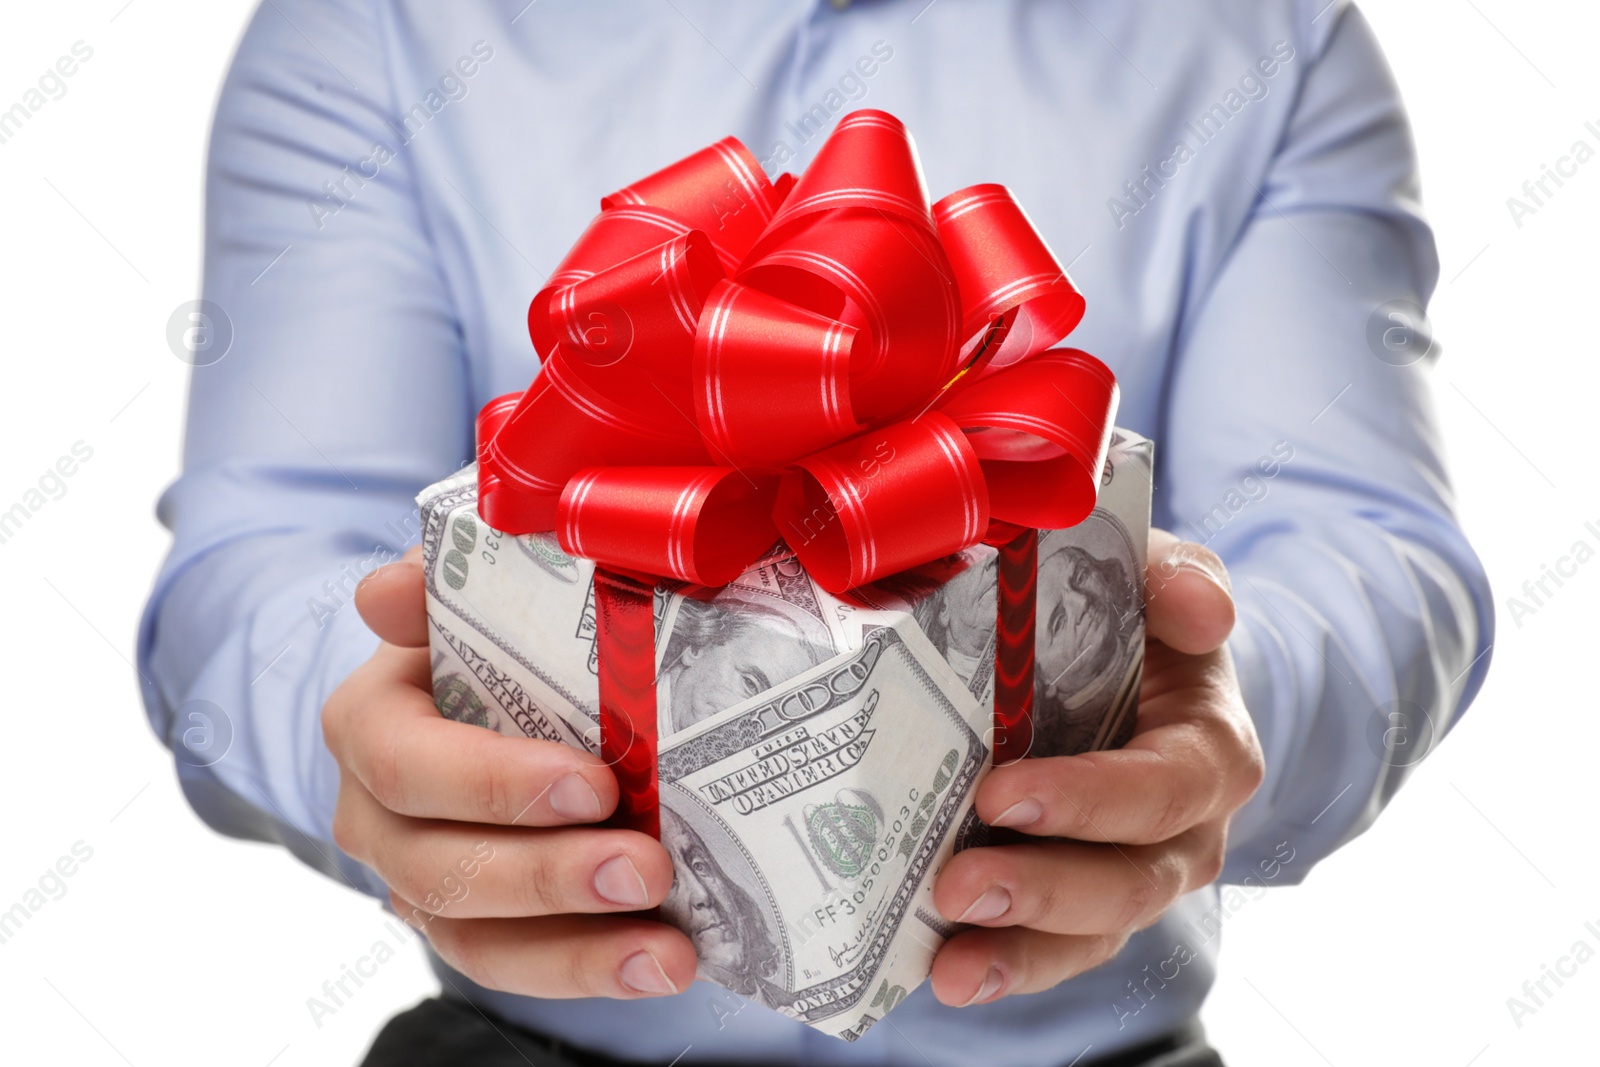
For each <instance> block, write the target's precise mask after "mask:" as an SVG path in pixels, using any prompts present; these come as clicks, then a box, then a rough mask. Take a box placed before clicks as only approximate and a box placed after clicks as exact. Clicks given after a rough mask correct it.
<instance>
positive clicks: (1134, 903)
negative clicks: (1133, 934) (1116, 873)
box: [1116, 878, 1157, 930]
mask: <svg viewBox="0 0 1600 1067" xmlns="http://www.w3.org/2000/svg"><path fill="white" fill-rule="evenodd" d="M1156 897H1157V894H1156V888H1155V886H1153V885H1151V884H1150V881H1149V879H1148V878H1140V879H1138V880H1137V881H1135V882H1133V883H1132V884H1131V885H1130V886H1129V888H1128V892H1127V894H1126V895H1125V896H1124V897H1123V899H1122V905H1121V908H1120V910H1119V911H1118V913H1117V921H1116V928H1117V929H1118V930H1137V929H1139V928H1141V927H1142V926H1143V925H1144V918H1145V916H1146V915H1148V914H1149V912H1150V911H1151V909H1152V907H1153V906H1154V904H1155V902H1156Z"/></svg>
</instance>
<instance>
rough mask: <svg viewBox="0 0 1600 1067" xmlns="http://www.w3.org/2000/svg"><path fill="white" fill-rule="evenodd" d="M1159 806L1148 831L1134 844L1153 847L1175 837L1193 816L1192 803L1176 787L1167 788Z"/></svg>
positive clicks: (1182, 791) (1186, 795) (1185, 794)
mask: <svg viewBox="0 0 1600 1067" xmlns="http://www.w3.org/2000/svg"><path fill="white" fill-rule="evenodd" d="M1163 793H1164V794H1165V795H1164V797H1163V800H1162V804H1161V813H1160V814H1159V815H1157V816H1156V817H1155V819H1154V820H1153V821H1152V822H1151V823H1150V827H1149V831H1148V833H1147V834H1146V835H1145V839H1144V840H1142V841H1135V842H1133V843H1134V844H1144V845H1153V844H1156V843H1157V842H1160V841H1165V840H1167V839H1168V838H1171V837H1175V836H1176V835H1177V834H1179V833H1180V832H1182V831H1183V830H1184V829H1186V828H1187V827H1188V826H1189V823H1190V821H1191V819H1192V815H1193V810H1194V807H1193V803H1192V802H1191V800H1190V798H1189V796H1188V794H1187V793H1185V792H1184V790H1182V789H1181V788H1178V787H1176V786H1170V785H1169V786H1167V787H1166V788H1165V789H1164V790H1163Z"/></svg>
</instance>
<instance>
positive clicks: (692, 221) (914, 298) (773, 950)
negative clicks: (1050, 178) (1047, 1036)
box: [418, 111, 1151, 1039]
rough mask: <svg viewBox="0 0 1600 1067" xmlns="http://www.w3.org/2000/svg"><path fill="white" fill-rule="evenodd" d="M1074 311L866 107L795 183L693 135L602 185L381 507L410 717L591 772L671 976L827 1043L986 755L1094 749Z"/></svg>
mask: <svg viewBox="0 0 1600 1067" xmlns="http://www.w3.org/2000/svg"><path fill="white" fill-rule="evenodd" d="M1083 308H1084V302H1083V299H1082V297H1081V296H1080V295H1079V294H1078V292H1077V290H1076V289H1075V288H1074V287H1073V286H1072V283H1071V281H1070V280H1069V279H1068V278H1067V276H1066V274H1065V272H1064V271H1063V270H1062V269H1061V267H1060V264H1059V263H1058V262H1057V261H1056V259H1055V257H1054V255H1053V254H1052V253H1051V252H1050V250H1049V248H1048V247H1047V246H1046V245H1045V243H1044V241H1043V240H1042V238H1040V236H1039V235H1038V234H1037V233H1036V232H1035V231H1034V230H1033V227H1032V225H1031V223H1029V222H1028V220H1027V217H1026V216H1025V215H1024V214H1023V213H1022V210H1021V208H1020V206H1018V205H1017V204H1016V202H1015V201H1014V200H1013V199H1012V198H1011V196H1010V194H1009V192H1007V191H1006V190H1005V189H1004V188H1003V187H1000V186H974V187H971V188H969V189H964V190H961V191H959V192H957V193H954V194H951V195H950V196H948V197H946V198H945V199H943V200H941V201H940V202H939V203H938V204H937V205H931V204H930V203H929V202H928V197H927V193H926V190H925V187H924V186H923V184H922V178H921V172H920V168H919V165H918V163H917V159H916V154H915V149H914V147H913V146H912V143H911V140H910V136H909V134H908V133H907V132H906V131H905V129H904V127H903V126H901V125H900V124H899V123H898V121H897V120H895V119H893V117H892V116H888V115H886V114H884V113H882V112H871V111H866V112H856V113H853V114H851V115H849V116H847V117H846V118H845V119H843V120H841V122H840V124H839V126H838V127H837V128H836V130H835V132H834V133H833V134H832V135H831V136H830V137H829V139H828V141H827V142H826V143H825V144H824V145H823V146H822V148H821V149H820V150H819V152H818V155H817V158H816V160H815V161H814V162H813V163H812V164H811V166H810V167H809V168H807V170H806V172H805V174H804V175H802V176H801V177H799V178H798V179H796V178H792V177H790V176H788V175H785V176H782V177H780V178H779V179H778V180H776V181H768V180H767V179H766V177H765V176H764V175H763V174H761V172H760V169H759V167H758V166H756V164H755V160H754V157H753V156H751V155H750V153H749V152H748V151H747V150H746V149H745V148H744V147H743V146H742V145H741V144H739V143H738V142H737V141H736V140H734V139H732V138H729V139H727V140H725V141H723V142H719V143H718V144H716V145H713V146H711V147H709V148H707V149H705V150H703V151H701V152H698V153H695V154H694V155H692V156H689V157H687V158H686V159H684V160H681V161H679V162H678V163H675V164H673V165H671V166H669V167H667V168H665V169H664V170H662V171H660V172H658V173H656V174H654V175H651V176H650V177H648V178H646V179H643V180H641V181H638V182H635V183H634V184H633V185H632V186H629V187H627V188H625V189H623V190H621V191H620V192H617V193H614V194H612V195H611V196H608V197H606V198H605V199H604V200H602V211H601V213H600V215H599V216H598V217H597V218H596V219H595V220H594V222H593V223H591V225H590V226H589V228H588V230H586V231H585V232H584V234H583V235H582V236H581V237H580V238H579V239H578V241H577V243H576V244H575V245H574V246H573V249H572V251H571V252H569V253H568V256H567V258H566V259H565V260H564V261H563V263H562V264H561V266H560V267H559V268H558V269H557V271H556V272H555V273H554V274H553V275H552V276H551V278H550V281H549V283H548V284H547V285H546V287H545V288H544V289H542V290H541V291H540V293H539V294H538V295H536V296H535V297H534V299H533V301H532V304H531V305H530V308H529V330H530V336H531V337H532V340H533V342H534V348H535V350H536V351H537V352H538V354H539V356H540V360H541V362H540V369H539V373H538V376H537V377H536V378H535V379H534V382H533V384H532V385H531V386H530V387H529V388H528V389H527V390H525V391H523V392H521V393H516V394H511V395H509V396H506V397H501V398H497V399H496V400H494V401H491V402H490V403H489V404H487V405H485V407H484V409H483V411H482V412H481V413H480V415H479V420H478V462H477V464H476V465H475V466H473V467H470V468H468V469H465V470H463V471H462V472H460V473H458V474H457V475H455V476H453V477H451V478H449V479H446V480H445V481H443V482H440V483H438V484H437V485H434V486H432V487H430V488H429V489H427V490H425V491H424V492H423V493H422V494H421V496H419V498H418V503H419V505H420V507H421V513H422V518H423V551H424V565H425V573H426V587H427V608H428V618H429V635H430V644H431V651H432V661H433V679H434V694H435V698H436V701H437V703H438V706H439V708H440V711H441V712H442V713H443V714H445V715H446V716H449V717H451V718H454V719H458V720H461V721H464V722H472V723H477V724H479V725H482V726H486V727H489V728H491V729H495V730H498V731H500V732H501V733H504V734H507V735H511V736H527V737H534V738H541V739H545V740H549V741H557V742H561V743H564V744H570V745H575V746H581V747H584V748H587V749H589V750H590V751H593V752H595V753H597V754H598V755H600V756H601V757H602V758H603V759H604V760H605V761H606V762H607V763H609V764H611V765H612V766H613V769H614V771H615V773H616V775H617V779H618V783H619V786H620V788H621V800H620V802H619V806H618V810H617V813H616V815H615V816H614V818H613V820H612V823H613V825H617V826H624V827H630V828H633V829H637V830H641V831H643V832H646V833H650V834H653V835H656V836H658V837H659V838H660V839H661V841H662V843H663V844H664V845H665V846H666V848H667V849H668V852H669V854H670V855H671V856H672V858H673V864H674V885H673V889H672V891H671V894H670V895H669V897H668V898H667V900H666V902H665V903H664V904H663V906H662V908H661V911H660V914H661V918H662V919H663V920H665V921H667V922H671V923H673V924H675V925H677V926H679V927H680V928H681V929H683V930H684V931H685V932H686V933H687V934H688V935H689V936H690V937H691V939H692V940H693V941H694V944H695V947H696V950H697V952H698V955H699V961H700V962H699V975H700V977H702V978H705V979H707V980H710V981H713V982H716V983H718V984H720V985H722V986H724V987H725V988H727V989H729V990H731V991H733V992H735V993H737V994H740V995H742V996H745V997H747V998H749V999H751V1000H753V1001H756V1002H758V1003H760V1004H763V1005H765V1006H767V1007H769V1008H772V1009H773V1010H776V1011H779V1012H781V1013H783V1014H785V1015H787V1016H789V1017H791V1018H794V1019H798V1020H800V1021H803V1022H805V1023H807V1024H809V1025H811V1026H814V1027H816V1028H818V1029H820V1030H822V1031H824V1032H826V1033H830V1034H833V1035H835V1036H838V1037H841V1038H845V1039H854V1038H856V1037H859V1036H860V1035H861V1034H862V1033H864V1032H865V1031H866V1029H867V1028H868V1027H869V1026H871V1025H872V1024H873V1023H874V1022H875V1021H876V1020H877V1019H880V1018H882V1017H883V1015H884V1014H885V1013H887V1012H888V1011H889V1010H890V1009H892V1008H893V1007H894V1006H895V1005H896V1004H897V1003H899V1001H900V1000H901V999H903V998H904V997H905V996H906V995H907V994H908V993H909V992H910V991H911V990H912V989H914V988H916V986H917V985H918V984H919V983H920V982H921V981H922V980H923V979H924V978H926V977H927V974H928V971H929V968H930V965H931V962H932V959H933V955H934V953H935V952H936V951H937V949H938V947H939V945H940V944H941V943H942V942H943V940H944V939H945V938H946V937H948V936H949V935H950V934H951V933H952V932H953V929H952V926H951V924H950V923H948V922H946V921H945V920H944V919H943V918H942V917H940V916H939V915H938V913H937V912H936V910H935V909H934V908H933V905H932V896H931V894H932V885H933V881H934V878H935V876H936V875H937V873H938V871H939V869H940V866H941V865H942V864H943V863H944V861H945V860H947V859H948V858H949V857H950V856H951V855H952V854H953V853H954V852H955V851H957V850H959V849H961V848H966V847H972V846H974V845H979V844H982V843H984V842H985V840H986V839H987V829H986V828H985V827H984V826H983V824H982V823H981V822H980V821H979V820H978V818H977V816H976V813H975V812H974V810H973V797H974V795H975V792H976V789H977V786H978V783H979V782H980V781H981V780H982V778H983V776H984V775H985V773H987V771H988V770H989V768H990V767H992V766H993V765H994V764H995V763H997V762H1005V761H1009V760H1012V759H1018V758H1025V757H1029V756H1035V757H1036V756H1042V755H1060V754H1071V753H1076V752H1082V751H1087V750H1090V749H1094V748H1103V747H1108V746H1112V745H1117V744H1120V743H1122V741H1123V740H1124V739H1125V736H1126V734H1127V733H1128V732H1129V731H1131V729H1132V725H1133V717H1134V712H1135V708H1136V703H1137V694H1138V686H1139V678H1140V671H1141V667H1142V662H1143V604H1142V588H1143V573H1144V564H1145V551H1146V535H1147V532H1148V528H1149V515H1150V485H1151V482H1150V476H1151V445H1150V443H1149V442H1148V441H1145V440H1144V439H1142V438H1139V437H1137V436H1136V435H1133V434H1130V433H1127V432H1124V431H1114V430H1113V425H1112V420H1113V418H1114V413H1115V408H1116V400H1117V390H1116V384H1115V380H1114V378H1113V377H1112V375H1111V373H1110V371H1109V370H1107V369H1106V368H1105V366H1104V365H1103V364H1101V363H1100V362H1099V361H1098V360H1095V359H1094V358H1093V357H1092V356H1089V355H1088V354H1087V353H1082V352H1078V351H1075V350H1069V349H1052V348H1051V346H1052V345H1054V344H1056V343H1057V342H1058V341H1060V340H1061V339H1062V338H1063V337H1064V336H1065V335H1066V334H1067V333H1068V332H1069V331H1070V330H1071V329H1072V328H1073V327H1074V326H1075V325H1076V324H1077V322H1078V320H1079V318H1081V316H1082V314H1083Z"/></svg>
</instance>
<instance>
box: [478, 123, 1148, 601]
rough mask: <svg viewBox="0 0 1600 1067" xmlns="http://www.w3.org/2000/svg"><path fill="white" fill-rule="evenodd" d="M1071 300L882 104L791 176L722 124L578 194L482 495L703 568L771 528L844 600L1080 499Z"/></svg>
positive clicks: (735, 558)
mask: <svg viewBox="0 0 1600 1067" xmlns="http://www.w3.org/2000/svg"><path fill="white" fill-rule="evenodd" d="M1083 308H1084V302H1083V298H1082V296H1080V295H1079V293H1078V291H1077V289H1076V288H1075V287H1074V286H1073V285H1072V282H1071V281H1070V279H1068V278H1067V276H1066V272H1065V271H1064V270H1063V269H1062V268H1061V265H1060V264H1059V262H1057V260H1056V258H1055V256H1054V254H1053V253H1052V252H1051V251H1050V249H1049V247H1048V246H1047V245H1046V244H1045V242H1044V240H1043V238H1042V237H1040V235H1039V234H1038V232H1037V231H1036V230H1035V229H1034V228H1033V225H1032V223H1031V222H1029V221H1028V218H1027V216H1026V215H1025V214H1024V213H1023V211H1022V208H1021V207H1020V206H1019V205H1018V204H1017V202H1016V200H1015V199H1014V198H1013V197H1012V196H1011V194H1010V192H1009V191H1008V190H1006V189H1005V188H1004V187H1003V186H999V185H975V186H971V187H970V188H967V189H963V190H960V191H959V192H956V193H953V194H951V195H950V196H948V197H946V198H945V199H943V200H941V201H939V203H938V204H937V205H930V204H929V199H928V192H927V187H926V185H925V183H924V181H923V177H922V168H921V165H920V163H919V162H918V160H917V152H916V146H915V145H914V143H913V142H912V140H911V136H910V134H909V133H908V132H907V130H906V128H905V126H904V125H902V124H901V123H900V121H899V120H898V119H896V118H894V116H892V115H888V114H886V113H884V112H881V111H857V112H853V113H852V114H850V115H847V116H846V117H845V118H844V119H842V120H841V121H840V122H839V124H838V126H837V127H836V128H835V129H834V131H833V133H832V134H831V135H830V136H829V137H828V140H827V141H826V142H824V143H823V145H822V146H821V148H820V149H819V150H818V153H817V156H816V159H815V160H814V161H813V162H812V164H811V165H810V166H809V167H808V168H807V169H806V171H805V173H804V174H803V175H801V176H800V177H799V178H798V179H795V178H793V177H791V176H790V175H783V176H781V177H779V178H778V179H777V181H776V182H773V181H769V180H768V179H767V177H766V176H765V175H764V174H763V173H762V172H761V169H760V166H759V164H758V163H757V162H756V159H755V157H754V156H753V155H751V154H750V152H749V151H748V150H747V149H746V148H745V147H744V146H743V145H742V144H740V143H739V142H738V141H737V140H734V139H733V138H727V139H725V140H723V141H719V142H718V143H716V144H714V145H711V146H709V147H707V148H705V149H702V150H701V151H699V152H696V153H694V154H693V155H690V156H688V157H686V158H684V159H682V160H679V161H678V162H676V163H674V164H672V165H670V166H668V167H665V168H663V169H662V170H660V171H657V172H656V173H654V174H652V175H649V176H648V177H646V178H643V179H641V180H639V181H637V182H634V183H633V184H632V185H629V186H627V187H626V188H624V189H621V190H619V191H617V192H616V193H613V194H611V195H610V196H607V197H606V198H605V199H604V200H602V202H601V212H600V215H599V216H598V217H597V218H596V219H595V220H594V221H593V222H592V223H591V224H590V226H589V227H588V228H587V229H586V230H585V231H584V233H583V234H582V236H580V237H579V239H578V241H577V243H576V244H574V245H573V247H572V249H571V250H570V251H569V252H568V253H567V256H566V258H565V259H563V260H562V262H561V264H560V265H559V267H558V268H557V270H556V272H555V273H554V274H553V275H552V276H551V278H550V280H549V283H548V284H547V285H546V286H545V287H544V288H543V289H541V290H540V291H539V293H538V294H537V295H536V296H535V297H534V299H533V301H532V303H531V304H530V306H529V309H528V329H529V335H530V336H531V338H532V339H533V343H534V348H535V350H536V351H537V352H538V354H539V356H540V359H541V361H542V365H541V368H540V371H539V375H538V377H537V378H536V379H535V380H534V382H533V384H532V385H531V386H530V387H529V388H528V389H527V390H526V391H525V392H523V393H521V394H508V395H507V396H504V397H500V398H497V399H495V400H493V401H491V402H490V403H489V404H487V405H485V407H484V410H483V412H482V413H481V414H480V417H479V424H478V431H479V433H478V437H479V447H478V458H479V481H480V485H479V490H480V491H479V504H478V506H479V511H480V513H481V514H482V516H483V518H484V520H485V521H486V522H488V523H489V524H490V525H491V526H494V527H495V528H496V529H499V530H502V531H504V532H507V533H513V534H516V533H526V532H531V531H539V530H557V531H558V532H559V536H560V539H561V543H562V545H563V546H564V547H566V549H567V550H568V551H569V552H572V553H574V554H577V555H583V556H587V557H589V558H592V559H594V560H596V561H597V562H599V563H601V564H604V565H605V566H607V567H610V568H613V569H616V570H622V571H628V572H631V573H637V574H646V575H669V576H671V577H674V578H677V579H680V580H683V581H688V582H694V583H696V584H700V585H719V584H723V583H725V582H727V581H729V580H731V579H732V578H734V577H735V576H736V575H737V574H738V573H739V572H740V571H742V570H743V569H744V568H745V567H746V566H748V565H749V564H750V563H751V562H753V561H754V560H755V558H756V557H757V556H758V555H759V554H760V553H761V552H762V551H764V550H766V549H767V548H768V547H770V545H771V544H772V542H773V540H774V539H775V538H776V537H777V536H779V535H780V534H781V535H782V536H783V537H784V538H786V539H787V540H788V542H789V544H790V546H791V547H792V548H793V549H794V550H795V551H796V552H797V553H798V554H799V556H800V559H801V561H802V562H803V563H804V564H805V566H806V567H807V569H808V570H810V572H811V573H812V574H813V575H814V576H815V577H816V578H817V580H818V581H819V582H820V583H821V584H822V585H823V586H824V587H826V588H828V589H830V590H832V591H835V592H840V591H843V590H845V589H847V588H850V587H852V586H855V585H860V584H862V583H864V582H870V581H873V580H875V579H877V578H881V577H884V576H886V575H889V574H892V573H895V572H897V571H900V570H904V569H905V568H908V567H912V566H915V565H917V564H920V563H924V562H926V561H928V560H930V559H933V558H936V557H938V556H942V555H946V554H949V553H951V552H955V551H958V550H960V549H962V548H964V547H966V546H968V545H971V544H974V543H976V542H977V541H979V540H981V539H989V540H991V541H995V540H997V539H1005V540H1009V539H1011V538H1014V537H1015V536H1016V534H1017V532H1018V531H1020V530H1021V529H1024V528H1028V527H1035V526H1042V527H1052V528H1056V527H1063V526H1070V525H1072V524H1074V523H1076V522H1078V521H1080V520H1082V519H1083V517H1084V516H1085V515H1087V514H1088V512H1089V510H1090V509H1092V508H1093V506H1094V501H1095V495H1096V492H1097V489H1098V484H1099V471H1100V468H1101V466H1102V465H1103V464H1104V462H1105V454H1106V449H1107V447H1108V444H1109V440H1110V431H1111V425H1112V420H1113V416H1114V414H1115V410H1116V403H1117V388H1116V381H1115V379H1114V377H1113V376H1112V375H1111V372H1110V371H1109V370H1107V369H1106V367H1105V366H1104V365H1103V364H1101V363H1100V362H1099V361H1098V360H1095V359H1094V358H1093V357H1091V356H1088V355H1086V354H1085V353H1082V352H1076V351H1050V352H1047V351H1045V349H1048V348H1049V347H1050V346H1051V345H1053V344H1055V343H1056V342H1057V341H1059V340H1060V339H1061V338H1062V337H1064V336H1065V335H1066V334H1067V333H1068V332H1070V331H1071V330H1072V329H1073V328H1074V327H1075V326H1076V325H1077V323H1078V321H1079V319H1080V318H1081V317H1082V315H1083Z"/></svg>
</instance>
